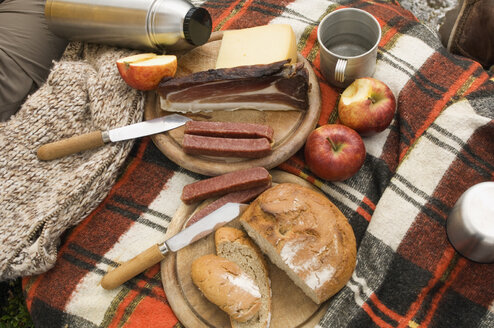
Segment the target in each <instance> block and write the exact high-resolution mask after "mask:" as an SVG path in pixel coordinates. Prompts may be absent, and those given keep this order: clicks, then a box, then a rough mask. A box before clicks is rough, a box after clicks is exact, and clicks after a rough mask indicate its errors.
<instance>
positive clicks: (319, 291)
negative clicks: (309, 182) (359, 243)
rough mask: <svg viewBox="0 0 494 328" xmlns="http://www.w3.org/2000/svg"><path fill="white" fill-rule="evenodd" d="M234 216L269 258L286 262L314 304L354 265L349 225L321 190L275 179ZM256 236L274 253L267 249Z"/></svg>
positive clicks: (339, 284)
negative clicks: (244, 209) (240, 213)
mask: <svg viewBox="0 0 494 328" xmlns="http://www.w3.org/2000/svg"><path fill="white" fill-rule="evenodd" d="M239 220H240V222H241V223H242V225H243V226H244V227H245V228H246V230H247V232H248V233H249V235H250V236H251V237H252V238H253V239H254V240H255V241H256V243H257V244H258V245H259V246H261V248H262V249H263V252H264V253H266V254H267V255H268V256H269V257H270V258H271V260H272V262H274V263H276V262H278V263H279V262H280V261H281V262H283V263H284V264H286V265H287V268H289V270H290V271H292V272H291V274H295V275H296V276H298V277H299V278H300V280H301V281H302V282H303V283H305V285H306V286H299V287H306V288H309V289H311V290H312V291H313V293H307V292H306V290H304V289H306V288H302V289H303V290H304V292H306V294H307V295H308V296H309V297H311V298H312V299H313V301H314V302H316V303H318V304H319V303H322V302H324V301H325V300H327V299H328V298H329V297H331V296H333V295H334V294H335V293H337V292H338V291H339V290H340V289H341V288H342V287H343V286H344V285H345V284H346V283H347V281H348V280H349V279H350V277H351V275H352V272H353V270H354V269H355V264H356V253H357V250H356V241H355V235H354V233H353V229H352V227H351V226H350V224H349V223H348V220H347V219H346V217H345V216H344V215H343V214H342V213H341V212H340V210H339V209H338V208H337V207H336V206H335V205H334V204H333V203H332V202H331V201H330V200H329V199H328V198H327V197H325V196H324V195H323V194H322V193H318V192H316V191H314V190H312V189H310V188H307V187H304V186H301V185H297V184H293V183H283V184H279V185H277V186H274V187H272V188H270V189H268V190H266V191H265V192H263V193H262V194H261V195H260V196H259V197H257V198H256V200H254V201H253V202H252V203H251V205H250V206H249V207H248V208H247V210H246V211H245V212H244V213H243V215H242V216H241V217H240V219H239ZM259 237H261V238H259ZM260 239H261V240H262V239H264V240H265V241H266V242H267V244H269V246H270V247H269V248H271V249H273V248H274V252H271V254H270V252H269V251H267V250H266V248H267V247H266V245H264V246H263V245H262V243H260V242H259V241H260ZM273 254H274V255H273ZM273 257H275V258H273ZM282 269H284V268H282ZM285 269H286V268H285ZM310 294H312V295H310Z"/></svg>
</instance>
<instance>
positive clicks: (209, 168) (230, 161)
mask: <svg viewBox="0 0 494 328" xmlns="http://www.w3.org/2000/svg"><path fill="white" fill-rule="evenodd" d="M221 36H222V35H221V33H216V34H215V35H214V36H213V37H212V38H211V40H210V41H209V42H208V43H206V44H205V45H203V46H201V47H198V48H195V49H193V50H191V51H189V52H187V53H185V54H184V55H181V56H178V69H177V74H176V76H177V77H180V76H185V75H188V74H191V73H194V72H199V71H203V70H207V69H210V68H214V66H215V64H216V58H217V55H218V51H219V47H220V45H221ZM298 60H299V61H302V62H304V63H305V67H306V68H307V70H308V71H309V83H310V92H309V108H307V110H305V111H258V110H252V109H242V110H236V111H213V112H199V113H193V114H192V113H190V114H185V115H186V116H188V117H190V118H192V119H194V120H208V121H223V122H248V123H260V124H266V125H270V126H271V127H272V128H273V130H274V139H275V143H274V145H273V151H272V153H271V154H270V155H268V156H266V157H263V158H259V159H242V158H225V157H211V156H192V155H187V154H185V153H184V152H183V151H182V147H181V145H182V139H183V134H184V127H180V128H177V129H174V130H172V131H169V132H165V133H159V134H156V135H154V136H152V137H151V138H152V140H153V142H154V143H155V144H156V146H157V147H158V148H159V149H160V151H161V152H162V153H163V154H164V155H165V156H166V157H168V158H169V159H170V160H172V161H173V162H175V163H176V164H178V165H180V166H182V167H184V168H186V169H188V170H190V171H193V172H196V173H200V174H205V175H209V176H214V175H220V174H224V173H228V172H232V171H236V170H239V169H244V168H249V167H255V166H263V167H265V168H266V169H271V168H274V167H275V166H278V165H279V164H281V163H283V162H284V161H286V160H287V159H288V158H289V157H291V156H292V155H293V154H295V153H296V152H297V151H298V150H299V149H300V148H301V147H302V146H303V145H304V143H305V140H306V139H307V137H308V135H309V133H310V132H311V131H312V130H313V129H314V128H315V126H316V124H317V121H318V119H319V115H320V112H321V96H320V90H319V84H318V81H317V77H316V75H315V74H314V71H313V70H312V67H311V65H310V63H309V62H308V61H307V60H306V59H305V58H304V57H303V56H301V55H299V56H298ZM169 114H171V113H170V112H165V111H163V110H161V108H160V105H159V96H158V95H157V93H156V92H149V93H148V94H147V95H146V104H145V111H144V118H145V119H146V120H151V119H154V118H157V117H160V116H164V115H169Z"/></svg>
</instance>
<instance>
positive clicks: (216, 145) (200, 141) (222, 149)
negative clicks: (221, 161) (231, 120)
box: [182, 134, 271, 158]
mask: <svg viewBox="0 0 494 328" xmlns="http://www.w3.org/2000/svg"><path fill="white" fill-rule="evenodd" d="M182 149H183V151H184V152H185V153H186V154H189V155H208V156H220V157H240V158H261V157H264V156H267V155H269V154H270V153H271V143H270V142H269V140H268V139H266V138H256V139H236V138H217V137H205V136H196V135H193V134H184V138H183V140H182Z"/></svg>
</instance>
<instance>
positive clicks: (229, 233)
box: [215, 227, 271, 328]
mask: <svg viewBox="0 0 494 328" xmlns="http://www.w3.org/2000/svg"><path fill="white" fill-rule="evenodd" d="M215 243H216V254H217V255H219V256H221V257H224V258H226V259H228V260H230V261H232V262H235V263H236V264H237V265H238V266H239V267H240V268H241V269H242V270H244V272H245V273H247V275H249V276H250V277H251V278H252V279H254V281H255V282H256V284H257V286H259V290H260V292H261V307H260V310H259V312H258V313H257V314H256V315H254V317H252V318H251V319H250V320H248V321H245V322H239V321H237V320H235V319H233V318H231V324H232V327H233V328H267V327H269V323H270V319H271V284H270V280H269V274H268V268H267V264H266V261H265V260H264V255H263V254H262V253H261V251H260V250H259V248H258V247H257V246H256V245H255V244H254V243H253V242H252V241H251V240H250V239H249V237H247V235H246V234H245V233H244V232H243V231H242V230H239V229H235V228H231V227H222V228H219V229H218V230H217V231H216V233H215Z"/></svg>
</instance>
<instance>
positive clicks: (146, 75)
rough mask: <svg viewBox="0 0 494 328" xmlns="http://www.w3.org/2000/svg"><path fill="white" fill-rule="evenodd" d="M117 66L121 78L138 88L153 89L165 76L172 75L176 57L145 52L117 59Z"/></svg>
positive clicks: (174, 71)
mask: <svg viewBox="0 0 494 328" xmlns="http://www.w3.org/2000/svg"><path fill="white" fill-rule="evenodd" d="M117 68H118V71H119V72H120V75H121V76H122V78H123V80H124V81H125V82H126V83H127V84H128V85H130V86H131V87H132V88H135V89H138V90H143V91H146V90H154V89H156V88H157V87H158V84H159V83H160V81H161V79H162V78H164V77H165V76H174V75H175V73H176V71H177V57H176V56H173V55H162V56H158V55H156V54H153V53H145V54H139V55H134V56H129V57H125V58H122V59H119V60H117Z"/></svg>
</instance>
